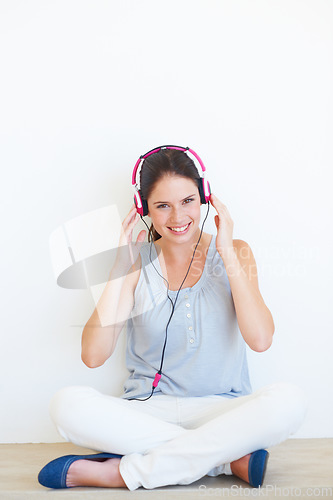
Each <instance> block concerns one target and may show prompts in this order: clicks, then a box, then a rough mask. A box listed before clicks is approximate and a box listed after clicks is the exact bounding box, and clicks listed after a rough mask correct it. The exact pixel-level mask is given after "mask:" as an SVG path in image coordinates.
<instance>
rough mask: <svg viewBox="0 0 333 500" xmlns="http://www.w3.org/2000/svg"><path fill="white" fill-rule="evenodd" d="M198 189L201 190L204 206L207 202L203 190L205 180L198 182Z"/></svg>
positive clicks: (201, 199)
mask: <svg viewBox="0 0 333 500" xmlns="http://www.w3.org/2000/svg"><path fill="white" fill-rule="evenodd" d="M198 188H199V195H200V201H201V203H202V204H203V205H205V204H206V203H207V202H206V197H205V193H204V188H203V179H200V180H198Z"/></svg>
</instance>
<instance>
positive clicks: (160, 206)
mask: <svg viewBox="0 0 333 500" xmlns="http://www.w3.org/2000/svg"><path fill="white" fill-rule="evenodd" d="M193 200H194V198H186V200H184V203H186V205H187V202H189V201H193ZM167 206H168V205H167V204H166V203H162V204H161V205H157V208H163V207H167Z"/></svg>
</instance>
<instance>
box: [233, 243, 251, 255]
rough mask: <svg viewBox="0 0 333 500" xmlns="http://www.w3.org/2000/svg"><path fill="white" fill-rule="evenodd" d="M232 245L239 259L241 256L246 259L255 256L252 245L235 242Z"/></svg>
mask: <svg viewBox="0 0 333 500" xmlns="http://www.w3.org/2000/svg"><path fill="white" fill-rule="evenodd" d="M232 243H233V246H234V249H235V251H236V253H237V256H238V257H239V256H240V257H244V258H246V257H249V256H250V255H253V253H252V250H251V248H250V245H249V244H248V243H246V241H244V240H233V241H232Z"/></svg>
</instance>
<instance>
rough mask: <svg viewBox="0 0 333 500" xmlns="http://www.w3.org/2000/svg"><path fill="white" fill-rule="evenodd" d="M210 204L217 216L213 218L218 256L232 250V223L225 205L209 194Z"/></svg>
mask: <svg viewBox="0 0 333 500" xmlns="http://www.w3.org/2000/svg"><path fill="white" fill-rule="evenodd" d="M210 203H211V204H212V206H213V207H214V208H215V210H216V212H217V215H215V216H214V220H215V225H216V229H217V235H216V249H217V251H218V252H219V254H220V255H221V256H222V254H223V253H224V254H226V253H228V251H229V250H232V249H233V238H232V235H233V229H234V222H233V220H232V218H231V216H230V214H229V211H228V209H227V207H226V206H225V205H223V203H222V202H221V201H220V200H219V199H218V198H217V196H215V194H211V196H210Z"/></svg>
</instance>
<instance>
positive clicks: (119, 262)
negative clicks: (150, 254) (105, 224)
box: [116, 204, 146, 274]
mask: <svg viewBox="0 0 333 500" xmlns="http://www.w3.org/2000/svg"><path fill="white" fill-rule="evenodd" d="M139 218H140V216H139V214H138V213H137V211H136V207H135V205H134V204H133V205H132V207H131V210H130V211H129V212H128V214H127V215H126V217H125V218H124V220H123V222H122V227H121V234H120V239H119V245H118V251H117V257H116V267H117V268H118V269H120V270H122V273H124V274H127V272H128V271H129V269H130V268H131V267H132V268H133V266H135V263H136V261H137V259H138V256H139V252H140V248H141V245H142V244H143V242H144V240H145V237H146V231H145V230H143V231H140V232H139V234H138V236H137V238H136V243H135V244H134V242H133V241H132V235H133V229H134V227H135V226H136V224H137V223H138V220H139Z"/></svg>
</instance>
